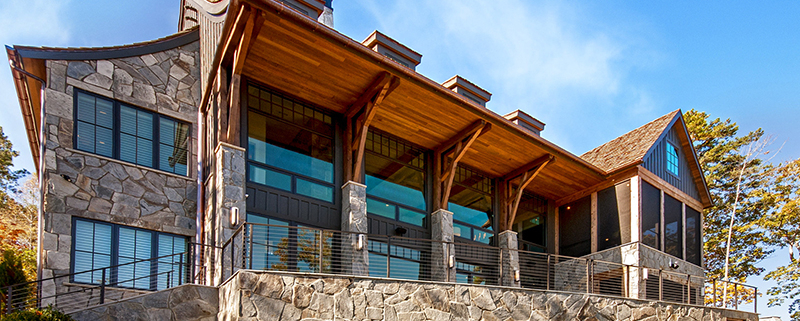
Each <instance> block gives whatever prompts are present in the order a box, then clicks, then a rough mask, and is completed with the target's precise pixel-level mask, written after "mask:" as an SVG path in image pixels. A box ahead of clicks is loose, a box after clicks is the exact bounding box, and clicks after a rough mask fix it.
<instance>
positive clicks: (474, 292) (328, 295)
mask: <svg viewBox="0 0 800 321" xmlns="http://www.w3.org/2000/svg"><path fill="white" fill-rule="evenodd" d="M219 293H220V298H219V302H220V312H219V314H218V319H219V320H282V321H283V320H309V321H311V320H388V321H395V320H397V321H404V320H420V321H423V320H436V321H438V320H452V321H461V320H487V321H488V320H492V321H493V320H648V321H656V320H687V321H717V320H729V319H740V320H757V319H758V318H757V315H755V314H752V313H743V312H737V311H730V310H722V309H714V308H707V307H702V306H690V305H681V304H667V303H661V302H651V301H643V300H632V299H622V298H613V297H607V296H600V295H586V294H573V293H565V292H545V291H536V290H525V289H519V288H505V287H494V286H478V285H461V284H452V283H433V282H412V281H396V280H384V279H376V278H353V277H340V276H324V275H321V276H315V275H303V274H290V273H274V272H260V271H259V272H256V271H239V272H238V273H237V274H236V275H234V277H233V278H231V279H230V280H228V281H227V282H225V283H224V284H223V285H222V286H221V287H220V291H219Z"/></svg>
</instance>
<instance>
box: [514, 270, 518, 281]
mask: <svg viewBox="0 0 800 321" xmlns="http://www.w3.org/2000/svg"><path fill="white" fill-rule="evenodd" d="M514 282H519V270H517V269H514Z"/></svg>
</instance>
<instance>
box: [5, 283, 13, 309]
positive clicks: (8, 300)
mask: <svg viewBox="0 0 800 321" xmlns="http://www.w3.org/2000/svg"><path fill="white" fill-rule="evenodd" d="M13 294H14V288H13V287H12V286H11V285H9V286H8V290H6V313H8V312H10V311H11V305H12V304H13V302H14V301H13V299H12V297H13Z"/></svg>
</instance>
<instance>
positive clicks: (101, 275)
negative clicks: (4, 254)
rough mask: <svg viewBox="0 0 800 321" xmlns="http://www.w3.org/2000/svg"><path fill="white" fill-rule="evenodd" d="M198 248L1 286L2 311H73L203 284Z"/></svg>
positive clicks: (194, 245) (202, 271)
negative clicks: (51, 308) (51, 309)
mask: <svg viewBox="0 0 800 321" xmlns="http://www.w3.org/2000/svg"><path fill="white" fill-rule="evenodd" d="M198 247H201V246H198V245H197V244H188V247H187V249H186V251H185V252H181V253H174V254H169V255H163V256H159V257H154V258H149V259H139V260H132V261H131V262H127V263H123V264H117V265H113V266H108V267H102V268H96V269H91V270H84V271H79V272H75V273H70V274H64V275H57V276H53V277H49V278H43V279H40V280H36V281H31V282H27V283H21V284H15V285H10V286H7V287H3V288H0V294H2V295H0V314H6V313H10V312H14V311H18V310H24V309H29V308H40V307H45V306H53V307H55V308H57V309H59V310H60V311H62V312H65V313H71V312H75V311H78V310H82V309H85V308H89V307H92V306H96V305H99V304H104V303H109V302H115V301H120V300H123V299H127V298H130V297H133V296H137V295H141V294H144V293H149V292H153V291H158V290H164V289H168V288H172V287H175V286H179V285H183V284H187V283H202V281H203V278H202V277H201V276H202V275H204V273H205V268H204V267H203V266H202V265H199V266H198V265H197V264H195V261H194V258H195V257H196V256H195V255H194V254H195V251H196V249H197V248H198ZM202 247H205V246H202ZM202 247H201V248H202ZM201 257H202V256H201Z"/></svg>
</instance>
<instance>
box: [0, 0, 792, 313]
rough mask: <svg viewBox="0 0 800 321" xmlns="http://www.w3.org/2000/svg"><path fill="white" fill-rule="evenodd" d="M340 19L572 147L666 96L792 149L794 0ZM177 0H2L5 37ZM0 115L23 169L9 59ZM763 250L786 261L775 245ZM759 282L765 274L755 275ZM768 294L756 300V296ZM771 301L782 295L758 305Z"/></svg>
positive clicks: (133, 15) (357, 8) (30, 35)
mask: <svg viewBox="0 0 800 321" xmlns="http://www.w3.org/2000/svg"><path fill="white" fill-rule="evenodd" d="M333 6H334V14H335V16H334V17H335V25H336V29H337V30H338V31H339V32H341V33H343V34H345V35H347V36H349V37H351V38H353V39H356V40H358V41H360V40H363V39H364V38H365V37H366V36H367V35H369V34H370V33H371V32H372V31H373V30H375V29H378V30H380V31H382V32H384V33H386V34H387V35H389V36H391V37H393V38H395V39H396V40H398V41H400V42H402V43H404V44H405V45H407V46H409V47H410V48H412V49H414V50H416V51H418V52H419V53H421V54H422V55H423V58H422V63H421V64H420V66H419V67H418V68H417V71H419V72H420V73H422V74H424V75H426V76H427V77H429V78H431V79H433V80H435V81H437V82H443V81H444V80H447V79H448V78H450V77H451V76H453V75H454V74H459V75H461V76H463V77H465V78H467V79H469V80H470V81H472V82H474V83H475V84H477V85H479V86H481V87H483V88H484V89H486V90H488V91H489V92H491V93H492V94H493V96H492V100H491V101H490V102H489V103H488V105H487V107H488V108H490V109H492V110H494V111H495V112H497V113H500V114H505V113H507V112H510V111H513V110H516V109H522V110H524V111H526V112H528V113H529V114H531V115H533V116H534V117H536V118H538V119H539V120H541V121H542V122H544V123H545V124H547V125H546V127H545V130H544V131H543V132H542V136H543V137H545V138H547V139H549V140H551V141H553V142H555V143H556V144H559V145H561V146H563V147H564V148H566V149H567V150H569V151H571V152H573V153H575V154H578V155H580V154H581V153H583V152H585V151H587V150H589V149H591V148H593V147H596V146H598V145H600V144H602V143H604V142H606V141H609V140H611V139H613V138H615V137H617V136H619V135H621V134H624V133H625V132H627V131H630V130H632V129H634V128H636V127H638V126H640V125H642V124H644V123H647V122H649V121H651V120H653V119H655V118H657V117H659V116H661V115H663V114H666V113H668V112H670V111H672V110H675V109H678V108H680V109H682V110H684V111H686V110H689V109H692V108H694V109H697V110H702V111H706V112H708V113H710V114H711V115H712V116H713V117H721V118H723V119H724V118H731V119H732V120H733V121H735V122H737V123H738V124H739V125H740V128H741V130H742V131H750V130H754V129H756V128H763V129H764V130H765V131H766V132H767V133H768V134H770V135H772V136H773V137H774V139H775V143H774V144H773V146H772V147H773V149H774V150H776V151H777V149H778V148H779V147H780V146H783V148H782V149H781V151H780V152H779V153H778V154H777V155H776V157H775V159H774V161H787V160H791V159H796V158H798V157H800V126H796V125H795V124H794V123H795V122H797V121H798V120H800V117H798V116H800V19H797V17H798V16H800V2H796V1H795V2H790V1H771V2H730V1H706V2H690V1H669V2H667V1H617V0H609V1H586V2H578V1H522V0H503V1H501V0H496V1H491V0H485V1H484V0H480V1H478V0H476V1H458V0H440V1H415V0H404V1H388V0H382V1H371V0H348V1H345V0H336V1H334V3H333ZM178 7H179V1H178V0H172V1H166V0H139V1H101V0H94V1H77V0H32V1H25V2H22V1H2V2H0V12H2V13H3V15H2V16H3V17H2V18H0V41H1V42H2V43H3V44H22V45H37V46H39V45H46V46H108V45H117V44H125V43H132V42H139V41H146V40H151V39H155V38H159V37H163V36H166V35H168V34H171V33H173V32H175V31H176V29H177V17H178ZM0 98H1V99H0V110H2V111H3V112H4V115H5V117H2V118H0V126H2V127H3V130H4V132H5V134H6V135H8V136H9V137H10V138H11V140H12V142H14V143H15V144H16V148H17V149H18V150H19V151H20V152H21V154H22V156H21V157H19V158H18V159H17V160H16V164H17V165H18V166H19V167H24V168H27V169H33V161H32V159H31V157H30V151H29V150H28V147H27V142H26V139H27V138H26V136H25V133H24V128H23V125H22V122H21V116H20V112H19V105H18V102H17V98H16V94H15V92H14V90H13V85H12V82H11V76H10V72H9V69H8V68H7V67H6V68H0ZM774 256H775V258H773V259H770V260H769V261H768V262H766V263H765V265H766V267H767V268H770V267H773V266H775V265H776V264H782V262H783V261H785V260H786V258H785V257H783V256H785V251H779V252H778V253H776V254H775V255H774ZM750 281H751V283H754V284H757V285H758V286H759V287H760V288H761V289H762V291H765V290H766V288H767V287H768V286H769V284H768V283H764V282H760V277H753V278H751V280H750ZM761 301H762V302H765V301H766V300H761ZM759 310H760V311H761V312H762V314H763V315H780V316H783V319H784V320H788V313H787V312H786V311H785V310H786V309H785V308H773V309H766V308H765V306H764V305H763V304H762V305H761V306H760V307H759Z"/></svg>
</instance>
